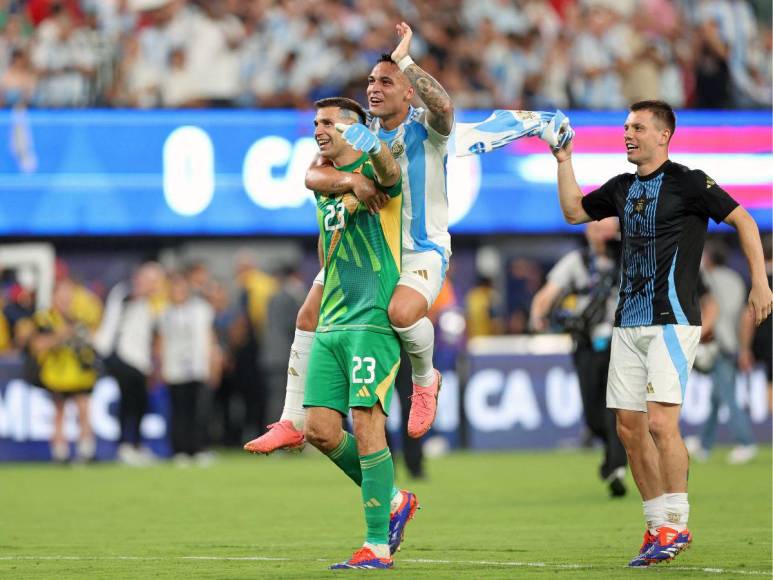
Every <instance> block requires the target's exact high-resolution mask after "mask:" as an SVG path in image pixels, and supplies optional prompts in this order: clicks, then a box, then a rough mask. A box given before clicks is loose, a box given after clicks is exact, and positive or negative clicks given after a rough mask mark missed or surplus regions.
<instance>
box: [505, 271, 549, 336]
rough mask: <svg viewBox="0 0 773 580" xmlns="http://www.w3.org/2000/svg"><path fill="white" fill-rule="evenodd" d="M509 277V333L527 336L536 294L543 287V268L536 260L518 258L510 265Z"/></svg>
mask: <svg viewBox="0 0 773 580" xmlns="http://www.w3.org/2000/svg"><path fill="white" fill-rule="evenodd" d="M508 274H509V275H508V277H507V312H508V314H509V320H508V321H507V332H508V333H509V334H525V333H526V332H527V330H528V322H529V310H530V308H531V301H532V298H533V297H534V294H536V293H537V290H539V288H540V286H541V285H542V268H541V267H540V265H539V264H538V263H537V262H535V261H534V260H529V259H526V258H516V259H515V260H513V261H512V262H511V263H510V268H509V272H508Z"/></svg>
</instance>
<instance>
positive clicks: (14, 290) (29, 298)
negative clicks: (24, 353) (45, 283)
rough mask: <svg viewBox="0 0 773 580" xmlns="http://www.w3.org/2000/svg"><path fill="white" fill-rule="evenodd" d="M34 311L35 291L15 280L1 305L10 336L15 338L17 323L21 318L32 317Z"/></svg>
mask: <svg viewBox="0 0 773 580" xmlns="http://www.w3.org/2000/svg"><path fill="white" fill-rule="evenodd" d="M34 313H35V292H34V290H32V289H31V288H27V287H26V286H24V285H22V284H20V283H18V282H16V283H14V284H13V285H12V286H11V287H10V288H9V290H8V301H7V303H6V304H5V305H4V306H3V316H4V317H5V320H6V321H7V322H8V328H9V330H10V333H11V338H12V340H14V341H15V342H16V344H17V346H21V345H19V343H18V341H17V340H16V333H17V330H18V324H19V322H21V321H22V320H26V319H29V318H32V315H33V314H34Z"/></svg>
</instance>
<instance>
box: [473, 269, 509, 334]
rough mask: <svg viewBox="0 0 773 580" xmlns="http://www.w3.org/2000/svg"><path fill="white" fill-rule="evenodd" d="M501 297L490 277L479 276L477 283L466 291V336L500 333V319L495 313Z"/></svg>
mask: <svg viewBox="0 0 773 580" xmlns="http://www.w3.org/2000/svg"><path fill="white" fill-rule="evenodd" d="M500 302H501V298H500V296H499V293H498V292H497V291H496V289H495V288H494V282H493V280H491V278H487V277H485V276H480V277H479V278H478V284H477V285H476V286H475V287H474V288H473V289H472V290H470V291H469V292H468V293H467V297H466V299H465V311H466V316H467V338H475V337H476V336H492V335H495V334H502V330H503V328H502V320H501V319H500V317H499V316H498V315H497V311H498V309H499V308H501V304H500Z"/></svg>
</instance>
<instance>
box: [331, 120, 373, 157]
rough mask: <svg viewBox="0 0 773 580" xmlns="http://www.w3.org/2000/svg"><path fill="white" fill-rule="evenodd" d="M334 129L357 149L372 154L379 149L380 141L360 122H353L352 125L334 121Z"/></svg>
mask: <svg viewBox="0 0 773 580" xmlns="http://www.w3.org/2000/svg"><path fill="white" fill-rule="evenodd" d="M336 130H338V132H340V133H341V136H342V137H343V138H344V139H346V142H347V143H348V144H349V145H351V146H352V147H353V148H354V149H356V150H357V151H364V152H365V153H367V154H368V155H373V154H375V153H378V151H379V149H381V141H379V139H378V137H376V136H375V135H374V134H373V133H371V132H370V130H369V129H368V128H367V127H366V126H365V125H363V124H362V123H355V124H354V125H345V124H344V123H336Z"/></svg>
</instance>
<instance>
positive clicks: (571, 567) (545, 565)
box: [0, 556, 773, 576]
mask: <svg viewBox="0 0 773 580" xmlns="http://www.w3.org/2000/svg"><path fill="white" fill-rule="evenodd" d="M111 560H115V561H118V560H135V561H149V562H153V561H156V562H157V561H171V560H208V561H209V560H211V561H218V562H226V561H232V562H327V561H328V560H327V559H326V558H274V557H270V556H0V561H89V562H90V561H111ZM399 562H406V563H410V564H473V565H477V566H500V567H505V568H550V569H556V570H583V569H584V570H593V569H598V570H600V569H602V567H598V566H594V565H592V564H559V563H550V562H513V561H507V560H505V561H497V560H435V559H429V558H413V559H411V558H400V560H399ZM608 568H609V567H607V566H605V567H603V569H608ZM621 568H625V567H623V566H621ZM653 568H664V569H666V570H681V571H684V572H705V573H707V574H738V575H741V576H773V572H765V571H763V570H738V569H729V568H702V567H700V566H674V565H671V564H665V565H663V564H661V565H659V566H653Z"/></svg>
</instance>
